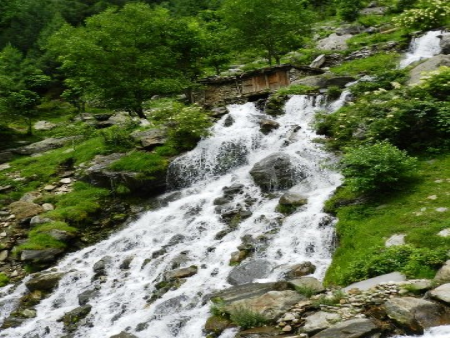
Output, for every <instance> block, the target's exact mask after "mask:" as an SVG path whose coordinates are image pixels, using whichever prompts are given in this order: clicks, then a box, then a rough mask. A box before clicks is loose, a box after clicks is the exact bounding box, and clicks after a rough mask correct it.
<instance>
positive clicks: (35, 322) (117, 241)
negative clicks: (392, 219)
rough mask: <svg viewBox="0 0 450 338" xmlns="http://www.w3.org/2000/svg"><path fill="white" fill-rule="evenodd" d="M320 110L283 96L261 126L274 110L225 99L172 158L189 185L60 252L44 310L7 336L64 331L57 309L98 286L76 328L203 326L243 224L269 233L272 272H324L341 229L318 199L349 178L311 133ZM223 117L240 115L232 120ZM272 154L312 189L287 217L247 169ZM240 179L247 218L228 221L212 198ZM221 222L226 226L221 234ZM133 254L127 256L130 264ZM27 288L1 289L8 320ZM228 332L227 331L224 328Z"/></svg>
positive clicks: (88, 331) (154, 336)
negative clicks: (177, 274) (303, 267)
mask: <svg viewBox="0 0 450 338" xmlns="http://www.w3.org/2000/svg"><path fill="white" fill-rule="evenodd" d="M340 102H341V104H342V102H344V100H341V101H340ZM339 105H340V104H339ZM339 105H335V106H333V109H337V108H338V106H339ZM319 109H321V110H323V109H326V104H325V99H324V98H323V97H321V96H318V97H314V96H294V97H293V98H291V99H290V100H289V101H288V102H287V104H286V113H285V114H284V115H283V116H281V117H279V118H277V119H276V121H277V122H278V123H279V128H278V129H276V130H274V131H272V132H271V133H270V134H269V135H263V134H262V133H261V132H260V130H259V128H260V125H259V122H260V121H261V119H262V118H268V116H266V115H264V114H263V113H261V112H260V111H258V110H257V109H256V108H255V106H254V105H253V104H252V103H248V104H245V105H234V106H231V107H229V110H230V113H229V117H224V118H223V119H222V120H221V121H219V122H218V123H217V124H216V126H215V127H214V128H213V130H212V136H211V137H210V138H208V139H205V140H203V141H201V142H200V143H199V145H198V147H197V148H196V149H195V150H193V151H192V152H190V153H188V154H186V155H185V156H184V157H182V158H180V159H179V160H178V161H176V162H175V163H174V164H173V168H172V170H171V177H172V178H171V181H172V182H173V184H174V185H175V186H183V187H185V188H183V189H181V190H179V191H178V192H176V193H171V194H170V196H169V197H171V199H172V200H173V199H174V196H176V198H175V200H173V201H172V202H169V204H168V205H167V206H165V207H162V208H160V209H158V210H155V211H151V212H147V213H146V214H144V215H143V216H142V217H141V218H140V219H139V220H138V221H136V222H134V223H132V224H129V225H128V226H127V227H126V229H124V230H122V231H120V232H118V233H116V234H115V235H113V236H111V238H109V239H108V240H105V241H103V242H101V243H98V244H97V245H95V246H92V247H89V248H86V249H83V250H81V251H79V252H77V253H73V254H70V255H69V256H68V257H66V258H65V259H64V260H62V261H61V262H60V263H59V265H58V266H56V270H57V271H58V272H63V273H65V276H64V277H63V278H62V280H61V281H60V283H59V286H58V287H57V289H56V290H54V291H53V293H52V294H51V296H49V298H47V299H44V300H43V301H41V303H40V304H39V305H37V306H36V310H37V316H36V317H35V318H32V319H29V320H27V321H25V322H24V323H23V324H22V325H21V326H19V327H17V328H10V329H6V330H4V331H2V332H1V333H0V337H9V338H19V337H20V338H32V337H33V338H34V337H50V338H51V337H62V336H64V335H65V334H67V333H65V332H64V331H63V324H62V323H61V322H60V321H58V319H60V318H61V317H62V316H63V315H64V314H65V313H67V312H68V311H71V310H73V309H75V308H77V307H78V306H79V301H78V295H79V294H81V293H83V292H85V291H89V290H92V291H93V292H94V296H92V298H91V299H90V300H89V304H90V305H91V306H92V309H91V312H90V314H89V315H88V316H87V317H86V324H85V325H80V326H79V328H78V329H77V330H76V331H75V332H72V333H71V335H70V337H83V338H89V337H91V338H100V337H110V336H111V335H114V334H118V333H119V332H121V331H127V332H131V333H133V334H134V335H136V336H137V337H142V338H144V337H145V338H170V337H181V338H198V337H202V335H203V333H202V327H203V325H204V323H205V320H206V318H207V316H208V310H209V305H208V304H205V302H204V301H203V299H204V296H206V295H208V294H210V293H211V292H213V291H216V290H220V289H224V288H226V287H229V284H228V283H227V276H228V275H229V273H230V271H231V269H232V267H230V266H229V259H230V256H231V253H232V252H234V251H236V248H237V247H238V246H239V245H240V244H241V238H242V237H243V236H245V235H251V236H252V237H253V238H257V237H261V236H262V237H263V238H265V240H264V243H262V244H261V245H260V246H259V247H258V248H257V250H256V253H255V254H254V257H253V258H252V259H264V260H266V261H267V262H269V264H270V265H271V266H272V267H273V269H272V270H271V272H270V273H269V274H268V275H267V276H265V279H264V281H277V280H279V279H280V278H281V277H280V276H281V274H282V273H283V272H284V271H286V267H287V266H289V265H292V264H297V263H301V262H304V261H311V262H312V263H313V264H315V265H316V266H317V270H316V272H315V276H316V277H319V278H320V277H323V275H324V272H325V270H326V268H327V267H328V265H329V263H330V261H331V248H332V244H333V234H334V231H333V226H332V223H333V221H332V220H331V219H330V217H329V216H327V215H326V214H324V213H323V212H322V207H323V203H324V202H325V201H326V200H327V198H328V197H329V196H330V195H331V194H332V192H333V191H334V190H335V188H336V187H337V186H338V185H339V184H340V179H341V177H340V175H339V174H338V173H336V172H333V171H332V170H330V169H328V167H327V166H325V164H327V163H328V164H329V163H330V161H331V162H332V161H333V158H332V156H331V155H330V154H327V153H326V152H324V151H323V150H322V149H321V146H320V145H319V144H318V143H316V142H314V139H316V138H318V136H317V135H316V134H315V133H314V132H313V131H312V129H311V128H310V124H311V122H312V120H313V117H314V114H315V112H316V111H317V110H319ZM226 119H228V122H229V120H230V119H232V120H233V121H234V122H233V124H232V125H231V126H225V124H226V125H228V124H229V123H225V122H226V121H225V120H226ZM273 153H283V154H285V155H288V156H290V158H291V160H292V162H293V163H295V164H296V167H297V168H299V169H301V173H299V176H298V178H299V183H298V184H297V185H295V186H294V187H292V188H291V189H290V191H291V192H296V193H300V194H301V195H303V196H305V197H306V198H307V200H308V202H307V204H306V205H305V206H303V207H302V208H301V209H300V210H299V211H298V212H296V213H294V214H292V215H291V216H289V217H286V218H285V219H284V220H283V218H282V215H281V214H279V213H278V212H276V211H275V208H276V206H277V204H278V199H279V197H280V195H281V192H275V193H274V194H264V193H262V192H261V190H260V188H259V187H257V186H256V185H255V183H254V182H253V180H252V178H251V176H250V174H249V171H250V170H251V168H252V167H253V165H254V164H255V163H257V162H258V161H260V160H262V159H264V158H266V157H267V156H268V155H271V154H273ZM305 177H306V178H305ZM300 178H303V179H302V180H301V181H300ZM233 184H235V186H236V184H240V185H242V186H241V188H240V189H241V191H240V193H238V194H237V195H235V196H234V199H233V201H232V202H231V203H230V204H229V205H228V208H231V209H233V208H234V209H239V210H244V211H246V212H247V216H246V217H247V218H245V219H244V220H242V221H241V223H240V224H239V225H238V226H236V227H231V228H230V227H229V226H228V225H226V224H225V223H224V222H223V221H222V219H221V216H220V215H219V214H218V213H217V211H216V206H215V205H214V204H213V201H214V200H215V199H217V198H219V197H221V196H222V195H223V188H224V187H227V186H232V185H233ZM168 199H170V198H168ZM221 230H227V231H226V232H225V234H224V235H223V236H220V237H217V236H216V234H217V233H218V232H219V231H221ZM219 238H220V239H219ZM101 259H103V261H104V262H105V263H106V267H105V272H106V277H104V278H100V279H96V280H94V279H95V278H94V276H95V272H94V271H93V266H94V265H95V263H97V262H98V261H99V260H101ZM126 260H128V263H129V267H126V268H124V261H126ZM130 260H131V262H130ZM193 265H195V266H197V267H198V272H197V273H196V274H195V275H193V276H191V277H189V278H187V279H186V280H185V282H184V283H183V284H181V285H180V286H179V287H178V288H177V289H174V290H170V291H168V292H167V293H165V294H164V295H162V297H161V298H159V299H157V300H156V301H154V302H153V303H152V302H150V301H149V299H150V296H151V294H152V292H153V291H155V284H156V283H158V282H160V281H162V280H163V276H164V273H166V272H167V271H170V270H172V269H174V268H175V267H189V266H193ZM260 281H262V280H260ZM24 292H25V287H24V286H23V284H22V285H20V286H19V287H18V288H17V289H16V290H13V289H12V288H10V289H7V290H6V291H4V292H3V293H4V295H3V300H1V301H3V302H4V304H6V303H8V304H11V306H3V309H2V311H1V316H2V317H1V318H0V320H4V318H5V317H7V316H8V314H9V313H10V312H11V311H12V309H13V308H14V301H13V300H15V299H18V298H19V297H20V296H21V295H22V294H23V293H24ZM1 301H0V302H1ZM231 336H233V332H230V331H228V332H225V333H224V334H223V335H222V337H223V338H226V337H231Z"/></svg>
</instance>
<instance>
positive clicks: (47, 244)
mask: <svg viewBox="0 0 450 338" xmlns="http://www.w3.org/2000/svg"><path fill="white" fill-rule="evenodd" d="M53 248H55V249H65V248H66V244H65V243H63V242H61V241H58V240H56V239H54V238H53V237H52V236H50V235H49V234H45V233H40V232H38V233H30V234H29V235H28V240H27V241H26V242H25V243H23V244H21V245H19V246H18V247H17V248H16V252H21V251H22V250H44V249H53Z"/></svg>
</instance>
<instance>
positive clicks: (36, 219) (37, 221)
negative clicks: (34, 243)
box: [30, 208, 52, 226]
mask: <svg viewBox="0 0 450 338" xmlns="http://www.w3.org/2000/svg"><path fill="white" fill-rule="evenodd" d="M42 210H44V208H42ZM51 221H52V220H51V219H50V218H44V217H40V216H34V217H32V218H31V220H30V225H31V226H34V225H39V224H45V223H50V222H51Z"/></svg>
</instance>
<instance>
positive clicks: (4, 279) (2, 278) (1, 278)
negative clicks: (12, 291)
mask: <svg viewBox="0 0 450 338" xmlns="http://www.w3.org/2000/svg"><path fill="white" fill-rule="evenodd" d="M8 283H9V278H8V276H6V275H5V274H4V273H3V272H0V288H1V287H3V286H5V285H7V284H8Z"/></svg>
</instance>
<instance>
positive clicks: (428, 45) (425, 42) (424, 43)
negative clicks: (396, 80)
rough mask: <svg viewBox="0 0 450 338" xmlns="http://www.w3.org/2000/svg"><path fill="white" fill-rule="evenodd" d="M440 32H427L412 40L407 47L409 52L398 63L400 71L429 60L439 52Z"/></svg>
mask: <svg viewBox="0 0 450 338" xmlns="http://www.w3.org/2000/svg"><path fill="white" fill-rule="evenodd" d="M442 33H443V32H442V31H429V32H427V33H426V34H424V35H422V36H421V37H419V38H414V39H413V40H412V41H411V44H410V46H409V51H408V52H407V53H406V55H405V56H404V57H403V59H402V61H400V66H399V67H400V69H403V68H405V67H408V66H409V65H410V64H412V63H414V62H416V61H420V60H423V59H429V58H431V57H433V56H435V55H438V54H439V53H440V52H441V47H440V45H439V43H440V41H441V39H440V35H442Z"/></svg>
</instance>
